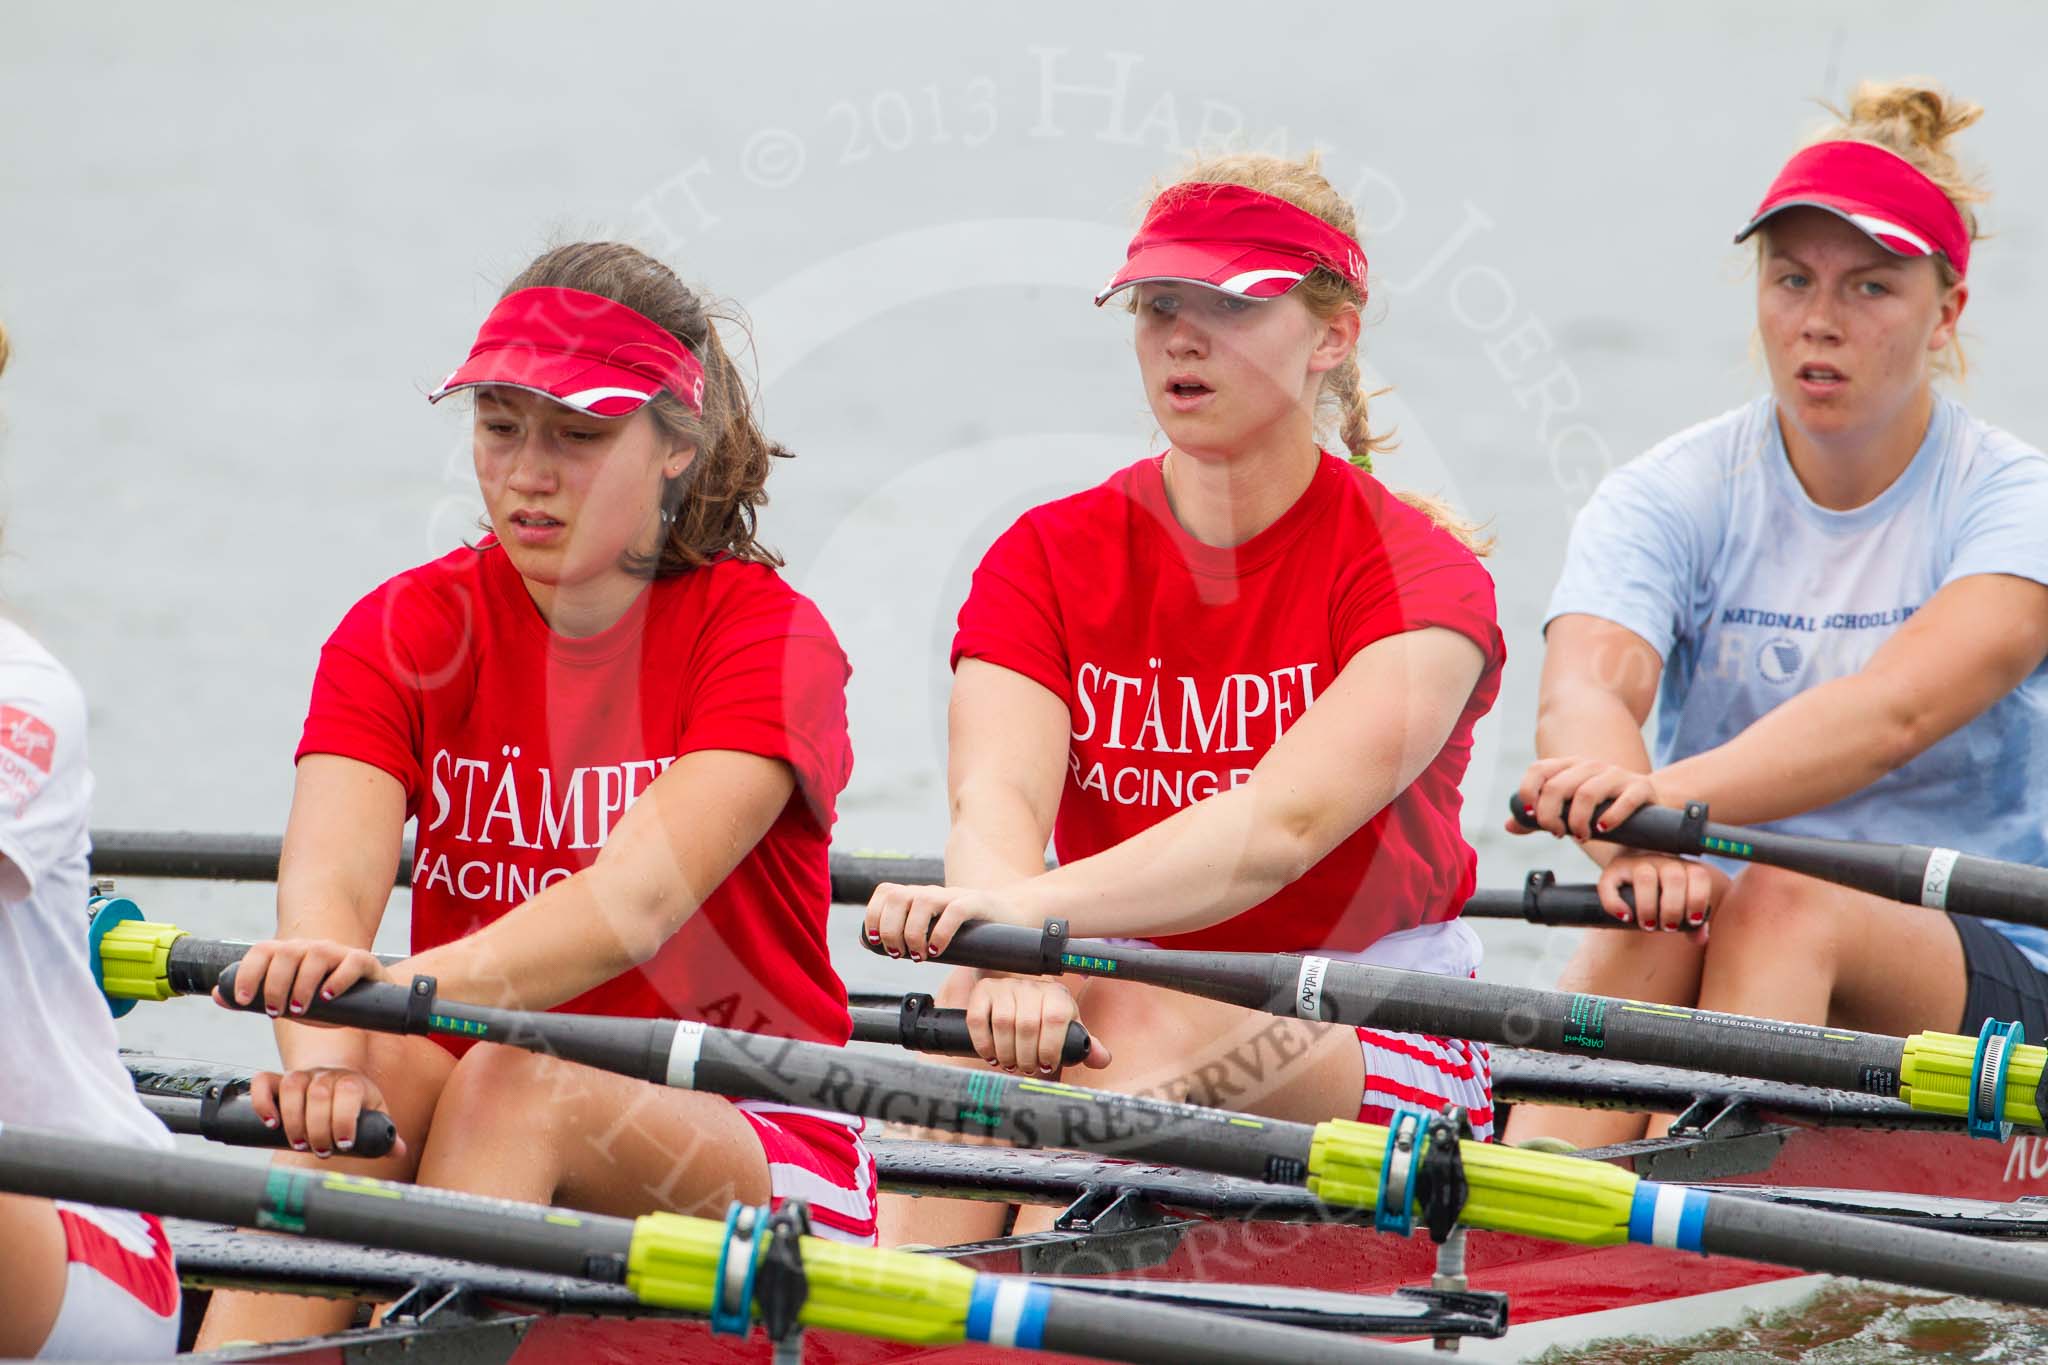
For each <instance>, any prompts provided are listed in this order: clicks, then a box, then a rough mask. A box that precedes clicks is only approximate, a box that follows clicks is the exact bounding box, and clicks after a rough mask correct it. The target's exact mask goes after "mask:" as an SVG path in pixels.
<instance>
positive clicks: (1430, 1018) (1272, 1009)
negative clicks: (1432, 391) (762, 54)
mask: <svg viewBox="0 0 2048 1365" xmlns="http://www.w3.org/2000/svg"><path fill="white" fill-rule="evenodd" d="M944 960H945V961H946V962H948V963H959V964H964V965H966V966H970V967H982V968H986V969H989V970H993V971H1009V972H1046V973H1055V972H1063V971H1064V972H1078V973H1081V974H1083V975H1095V976H1114V977H1117V978H1118V979H1120V980H1125V981H1138V982H1143V983H1146V984H1148V985H1155V986H1164V987H1167V988H1169V989H1172V990H1179V991H1186V992H1188V993H1190V994H1193V995H1201V996H1206V997H1208V998H1210V999H1213V1000H1223V1001H1227V1002H1229V1003H1231V1004H1235V1005H1242V1006H1244V1007H1245V1008H1248V1009H1258V1010H1265V1011H1267V1012H1268V1013H1271V1014H1278V1015H1283V1016H1294V1017H1298V1018H1306V1019H1315V1020H1320V1021H1323V1022H1327V1023H1338V1024H1351V1025H1354V1026H1359V1027H1373V1028H1384V1029H1398V1030H1408V1031H1414V1032H1421V1033H1431V1034H1439V1035H1445V1036H1449V1037H1454V1038H1470V1039H1474V1040H1476V1041H1480V1042H1488V1043H1506V1044H1510V1045H1512V1046H1515V1047H1527V1048H1534V1049H1536V1050H1538V1051H1544V1052H1564V1053H1576V1054H1580V1055H1586V1054H1592V1055H1595V1056H1605V1057H1614V1058H1619V1059H1621V1060H1624V1061H1631V1062H1646V1063H1651V1064H1655V1065H1663V1066H1681V1067H1688V1068H1691V1069H1694V1070H1702V1069H1703V1070H1711V1071H1721V1072H1726V1073H1729V1074H1731V1075H1737V1076H1747V1077H1751V1078H1754V1079H1756V1080H1766V1081H1784V1082H1789V1083H1792V1084H1797V1085H1814V1086H1822V1087H1825V1088H1827V1089H1832V1090H1853V1091H1859V1092H1862V1093H1866V1094H1877V1095H1896V1094H1898V1093H1899V1077H1900V1073H1901V1071H1902V1069H1903V1066H1904V1056H1905V1052H1904V1041H1903V1040H1901V1039H1898V1038H1890V1037H1886V1036H1884V1035H1882V1034H1874V1033H1856V1032H1852V1031H1850V1030H1847V1029H1831V1028H1818V1027H1813V1026H1810V1025H1805V1024H1789V1023H1781V1022H1779V1021H1776V1020H1770V1019H1752V1018H1749V1017H1746V1016H1743V1015H1733V1014H1717V1013H1714V1012H1713V1011H1710V1010H1692V1009H1683V1008H1680V1007H1678V1006H1675V1005H1658V1004H1645V1003H1641V1002H1638V1001H1633V1000H1618V999H1610V998H1608V997H1604V996H1595V995H1571V994H1566V993H1564V992H1562V991H1546V990H1538V989H1535V988H1533V987H1528V986H1510V985H1504V984H1499V983H1495V982H1486V981H1468V980H1464V979H1462V978H1457V977H1448V976H1438V975H1435V974H1432V973H1429V972H1404V971H1396V970H1394V969H1393V968H1389V967H1372V966H1367V965H1365V964H1363V963H1357V962H1342V961H1334V960H1331V959H1327V958H1319V957H1307V956H1295V955H1293V954H1286V953H1279V954H1266V953H1201V952H1183V951H1177V950H1173V949H1165V948H1147V947H1139V946H1127V945H1123V944H1111V943H1104V942H1097V941H1093V940H1088V939H1074V940H1071V941H1068V942H1066V943H1065V945H1064V947H1063V948H1062V947H1059V946H1058V940H1056V939H1050V938H1048V936H1046V935H1043V934H1040V933H1038V932H1035V931H1033V930H1030V929H1024V928H1020V927H1018V926H1015V925H1008V924H990V923H985V922H973V923H968V924H963V925H961V926H960V928H959V929H958V930H957V931H956V932H955V933H954V935H953V938H952V940H951V941H950V942H949V943H948V944H947V945H946V953H945V959H944Z"/></svg>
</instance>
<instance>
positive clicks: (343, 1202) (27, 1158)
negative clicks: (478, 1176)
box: [0, 1124, 633, 1284]
mask: <svg viewBox="0 0 2048 1365" xmlns="http://www.w3.org/2000/svg"><path fill="white" fill-rule="evenodd" d="M0 1180H4V1182H5V1184H4V1188H6V1189H7V1190H8V1191H10V1192H12V1193H15V1194H26V1195H33V1196H35V1197H37V1198H41V1199H69V1200H75V1201H78V1202H80V1203H88V1204H102V1205H108V1206H111V1207H114V1208H124V1209H141V1210H143V1211H145V1212H148V1213H157V1214H162V1215H164V1216H165V1217H169V1218H192V1219H197V1220H200V1221H202V1222H209V1223H232V1224H234V1225H235V1226H237V1227H252V1228H266V1229H270V1230H274V1231H280V1232H291V1233H303V1234H305V1235H307V1236H311V1237H324V1238H328V1239H330V1240H335V1241H347V1242H361V1243H365V1244H367V1245H370V1246H379V1247H384V1248H387V1249H389V1250H393V1251H417V1252H424V1253H427V1254H430V1255H437V1256H454V1257H459V1258H462V1259H465V1260H476V1261H484V1262H486V1263H488V1264H491V1265H502V1266H511V1267H516V1268H518V1269H521V1270H537V1271H541V1272H544V1273H547V1274H553V1275H575V1276H579V1277H582V1278H586V1279H589V1278H598V1279H606V1280H608V1281H609V1282H611V1283H613V1284H617V1283H621V1282H622V1275H623V1268H624V1263H625V1255H626V1252H627V1250H628V1249H629V1248H630V1246H631V1244H632V1240H633V1224H632V1223H631V1222H630V1221H628V1220H626V1219H623V1218H607V1217H604V1216H602V1215H597V1214H576V1215H570V1214H565V1213H561V1212H560V1211H558V1210H553V1209H544V1208H540V1207H538V1206H535V1205H531V1204H514V1203H509V1202H506V1201H503V1200H495V1199H480V1198H477V1197H475V1196H471V1195H459V1194H452V1193H449V1192H447V1191H444V1190H434V1189H428V1188H426V1187H424V1186H412V1185H394V1184H389V1183H386V1182H383V1181H375V1180H361V1179H357V1178H355V1177H351V1176H346V1175H342V1174H340V1173H339V1172H325V1171H317V1170H308V1169H304V1168H300V1167H293V1166H269V1167H260V1166H254V1167H252V1166H245V1165H240V1164H229V1163H226V1162H219V1161H208V1160H203V1159H200V1158H195V1157H188V1156H183V1155H180V1154H178V1153H175V1152H153V1151H145V1150H141V1149H138V1148H134V1147H126V1146H116V1145H113V1144H110V1143H99V1142H87V1141H82V1140H79V1139H75V1138H71V1137H59V1136H54V1135H51V1134H46V1133H39V1132H35V1131H32V1130H29V1129H25V1128H19V1127H16V1126H15V1125H13V1124H5V1125H0ZM613 1257H616V1258H617V1259H618V1263H619V1266H620V1270H621V1273H620V1274H617V1275H604V1274H601V1273H599V1272H601V1271H602V1270H603V1269H605V1268H606V1266H607V1265H608V1264H609V1261H610V1258H613Z"/></svg>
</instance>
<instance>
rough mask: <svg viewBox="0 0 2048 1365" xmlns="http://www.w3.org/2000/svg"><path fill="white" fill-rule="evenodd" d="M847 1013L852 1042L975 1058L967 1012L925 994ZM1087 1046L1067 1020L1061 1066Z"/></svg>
mask: <svg viewBox="0 0 2048 1365" xmlns="http://www.w3.org/2000/svg"><path fill="white" fill-rule="evenodd" d="M850 1013H851V1014H852V1015H853V1038H854V1041H855V1042H858V1043H886V1044H889V1045H892V1046H896V1047H907V1048H909V1049H911V1050H912V1051H914V1052H931V1053H941V1054H944V1055H946V1056H949V1057H972V1056H974V1055H975V1052H974V1038H973V1037H972V1035H970V1034H969V1033H968V1032H967V1011H965V1010H942V1009H939V1008H938V1007H937V1005H936V1003H935V1002H934V1001H933V1000H932V998H931V997H930V996H929V995H906V996H904V997H903V1004H902V1007H901V1008H899V1009H893V1010H890V1009H861V1008H855V1009H853V1010H851V1011H850ZM1091 1046H1093V1044H1092V1043H1091V1041H1090V1040H1089V1037H1088V1030H1087V1029H1085V1028H1083V1027H1081V1025H1080V1023H1079V1022H1078V1021H1069V1022H1068V1024H1067V1041H1066V1042H1065V1043H1064V1044H1062V1045H1061V1047H1060V1062H1061V1064H1062V1065H1065V1066H1072V1065H1073V1064H1074V1063H1076V1062H1078V1061H1080V1060H1081V1059H1082V1058H1083V1057H1086V1056H1087V1055H1088V1049H1089V1048H1090V1047H1091Z"/></svg>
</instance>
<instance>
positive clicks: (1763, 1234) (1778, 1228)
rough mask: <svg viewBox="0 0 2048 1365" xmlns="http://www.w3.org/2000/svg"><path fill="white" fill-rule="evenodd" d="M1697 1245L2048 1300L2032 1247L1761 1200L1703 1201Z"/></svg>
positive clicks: (1956, 1289)
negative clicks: (2016, 1252)
mask: <svg viewBox="0 0 2048 1365" xmlns="http://www.w3.org/2000/svg"><path fill="white" fill-rule="evenodd" d="M1686 1249H1688V1250H1691V1249H1694V1248H1686ZM1697 1250H1700V1251H1704V1252H1706V1253H1707V1254H1709V1255H1717V1256H1740V1257H1743V1258H1744V1259H1746V1260H1751V1261H1765V1262H1768V1263H1770V1264H1772V1265H1784V1266H1822V1267H1825V1268H1826V1269H1827V1270H1828V1271H1829V1272H1830V1273H1832V1274H1836V1275H1854V1276H1858V1277H1861V1278H1866V1279H1873V1280H1885V1281H1888V1282H1890V1283H1892V1284H1911V1285H1916V1286H1918V1287H1919V1288H1922V1289H1932V1290H1937V1291H1941V1292H1945V1293H1950V1294H1962V1295H1966V1296H1968V1297H1970V1298H1989V1299H2001V1300H2003V1301H2005V1302H2007V1303H2024V1304H2032V1305H2034V1306H2036V1307H2042V1306H2048V1255H2044V1254H2043V1253H2041V1252H2039V1251H2036V1250H2034V1249H2033V1248H2030V1247H2025V1246H2023V1245H2020V1244H2017V1243H1999V1242H1994V1241H1989V1240H1982V1239H1978V1238H1973V1237H1963V1236H1958V1235H1957V1234H1955V1233H1953V1232H1940V1231H1936V1230H1934V1229H1931V1228H1920V1227H1913V1226H1911V1225H1910V1224H1905V1223H1890V1222H1878V1221H1875V1220H1872V1219H1868V1218H1857V1217H1853V1216H1851V1215H1849V1214H1843V1213H1832V1212H1828V1211H1826V1210H1820V1209H1810V1208H1799V1207H1797V1206H1793V1205H1786V1204H1773V1203H1768V1202H1766V1201H1764V1200H1760V1199H1743V1198H1739V1197H1734V1196H1729V1195H1724V1194H1719V1193H1716V1194H1715V1196H1714V1197H1713V1198H1711V1199H1708V1200H1706V1201H1705V1208H1704V1212H1703V1216H1702V1217H1701V1219H1700V1237H1699V1245H1698V1247H1697ZM2013 1251H2019V1252H2020V1253H2021V1254H2020V1255H2018V1256H2014V1255H2012V1254H2011V1253H2012V1252H2013Z"/></svg>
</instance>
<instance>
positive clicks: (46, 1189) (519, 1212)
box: [0, 1124, 1411, 1365]
mask: <svg viewBox="0 0 2048 1365" xmlns="http://www.w3.org/2000/svg"><path fill="white" fill-rule="evenodd" d="M0 1190H5V1191H7V1192H9V1193H15V1194H26V1195H31V1196H34V1197H37V1198H42V1199H66V1200H73V1201H77V1202H81V1203H91V1204H100V1205H110V1206H113V1207H117V1208H130V1209H140V1210H142V1211H144V1212H148V1213H156V1214H160V1215H163V1216H166V1217H174V1218H192V1219H199V1220H202V1221H206V1222H214V1223H230V1224H233V1225H235V1226H238V1227H252V1228H262V1229H266V1230H269V1231H274V1232H284V1233H290V1234H297V1235H302V1236H309V1237H318V1238H323V1239H326V1240H330V1241H346V1242H357V1243H361V1244H363V1245H367V1246H374V1247H380V1248H383V1249H386V1250H393V1251H416V1252H424V1253H427V1254H430V1255H436V1256H445V1257H455V1258H458V1259H462V1260H470V1261H476V1262H480V1263H482V1264H485V1265H497V1266H507V1267H512V1268H516V1269H520V1270H533V1271H539V1272H542V1273H544V1274H552V1275H564V1276H572V1277H575V1278H578V1279H590V1280H598V1281H601V1282H603V1283H607V1284H625V1285H627V1286H629V1287H631V1288H633V1289H634V1291H635V1292H636V1293H637V1294H639V1295H640V1296H641V1298H642V1299H643V1300H644V1301H646V1302H649V1303H651V1304H655V1305H657V1306H663V1307H670V1308H678V1307H697V1308H698V1311H702V1306H701V1304H700V1303H699V1302H698V1300H699V1299H700V1297H701V1291H702V1287H703V1284H704V1282H706V1281H708V1279H709V1278H710V1277H709V1274H708V1272H709V1270H710V1269H711V1267H710V1265H709V1264H708V1262H709V1260H710V1259H711V1258H710V1257H709V1256H708V1255H707V1254H706V1252H707V1251H709V1252H716V1250H717V1247H718V1242H717V1229H718V1225H717V1224H716V1223H707V1222H706V1221H705V1220H702V1219H694V1218H680V1217H676V1216H674V1215H666V1214H658V1215H654V1216H653V1217H651V1218H645V1219H641V1220H639V1221H638V1222H637V1223H636V1222H633V1221H629V1220H627V1219H623V1218H611V1217H607V1216H605V1215H602V1214H584V1213H573V1212H570V1211H568V1210H565V1209H557V1208H547V1207H544V1206H541V1205H535V1204H519V1203H513V1202H511V1201H508V1200H500V1199H486V1198H482V1197H479V1196H476V1195H465V1194H457V1193H454V1192H452V1191H447V1190H438V1189H431V1188H427V1187H424V1186H412V1185H399V1184H394V1183H391V1182H388V1181H379V1180H365V1179H361V1178H357V1177H351V1176H344V1175H341V1174H338V1173H323V1172H320V1171H314V1170H304V1169H299V1168H294V1167H286V1166H272V1167H270V1168H269V1169H268V1170H261V1169H252V1168H249V1167H245V1166H239V1165H229V1164H226V1163H222V1162H214V1161H206V1160H201V1159H198V1158H194V1157H188V1156H182V1155H179V1154H176V1153H169V1152H142V1151H137V1150H136V1149H134V1148H131V1147H125V1146H115V1145H112V1144H107V1143H98V1142H89V1141H83V1140H80V1139H77V1138H72V1137H68V1136H65V1137H60V1136H55V1135H51V1134H46V1133H38V1132H34V1131H31V1130H28V1129H22V1128H18V1127H15V1126H12V1125H7V1124H0ZM707 1239H708V1240H707ZM800 1254H801V1256H802V1258H803V1261H804V1268H805V1271H806V1272H807V1275H808V1277H809V1281H810V1284H809V1289H810V1297H809V1298H808V1300H807V1301H806V1302H805V1304H804V1307H803V1310H802V1312H801V1314H800V1320H801V1321H804V1322H807V1323H812V1324H815V1325H819V1326H824V1327H837V1328H840V1329H841V1330H867V1331H868V1332H869V1333H870V1334H871V1335H879V1336H883V1337H886V1338H890V1339H894V1340H899V1341H915V1342H920V1343H926V1344H933V1343H943V1342H960V1341H973V1342H992V1343H995V1344H1000V1345H1018V1346H1025V1347H1030V1348H1034V1349H1043V1350H1047V1351H1060V1352H1065V1353H1067V1354H1070V1355H1086V1356H1093V1357H1095V1358H1097V1359H1102V1360H1114V1361H1129V1362H1134V1365H1135V1363H1137V1362H1145V1361H1152V1360H1156V1359H1158V1358H1159V1355H1160V1353H1161V1351H1162V1350H1165V1351H1167V1352H1169V1353H1170V1354H1171V1355H1172V1356H1173V1358H1174V1359H1175V1360H1177V1361H1189V1362H1198V1365H1267V1362H1270V1361H1274V1360H1305V1361H1317V1362H1326V1363H1327V1365H1403V1362H1405V1361H1408V1360H1409V1359H1411V1357H1409V1356H1408V1355H1406V1354H1405V1353H1400V1352H1396V1351H1395V1350H1393V1349H1392V1348H1390V1347H1386V1346H1382V1345H1379V1344H1378V1343H1375V1342H1366V1341H1358V1340H1354V1339H1352V1338H1348V1337H1341V1336H1333V1335H1330V1334H1328V1333H1323V1332H1316V1331H1312V1330H1308V1329H1305V1328H1300V1327H1291V1326H1286V1325H1282V1324H1278V1323H1261V1322H1247V1321H1243V1320H1240V1319H1232V1318H1226V1317H1223V1316H1221V1315H1218V1314H1214V1313H1204V1312H1195V1311H1191V1310H1188V1309H1180V1308H1170V1307H1164V1306H1161V1305H1155V1304H1142V1303H1129V1302H1122V1301H1118V1300H1114V1299H1107V1298H1101V1297H1098V1296H1093V1295H1086V1294H1076V1293H1072V1292H1062V1291H1059V1290H1054V1289H1050V1288H1047V1287H1045V1286H1042V1285H1037V1284H1034V1283H1032V1282H1031V1281H1029V1280H1005V1279H1002V1278H1001V1277H996V1276H986V1275H978V1274H976V1273H975V1272H973V1271H970V1270H967V1269H965V1268H964V1267H958V1266H954V1265H952V1264H950V1263H948V1262H944V1261H923V1260H922V1258H912V1257H908V1254H907V1253H903V1252H889V1251H877V1250H875V1249H873V1248H848V1247H839V1246H835V1245H831V1244H827V1243H823V1242H819V1241H816V1240H813V1239H805V1240H804V1241H803V1242H802V1244H801V1253H800ZM892 1262H893V1263H894V1265H893V1266H892V1265H891V1263H892ZM750 1307H751V1306H750Z"/></svg>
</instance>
